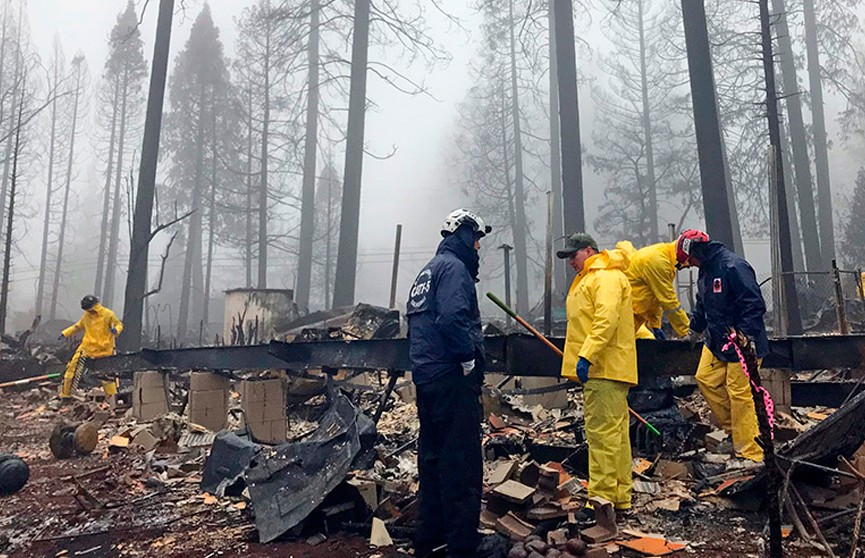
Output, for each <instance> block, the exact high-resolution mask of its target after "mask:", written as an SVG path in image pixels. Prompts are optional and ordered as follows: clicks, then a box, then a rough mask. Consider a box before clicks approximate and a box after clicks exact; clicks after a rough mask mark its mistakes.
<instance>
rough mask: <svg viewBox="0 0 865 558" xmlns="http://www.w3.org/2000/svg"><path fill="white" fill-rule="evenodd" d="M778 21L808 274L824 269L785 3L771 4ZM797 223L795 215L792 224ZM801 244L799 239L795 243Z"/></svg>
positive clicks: (781, 0)
mask: <svg viewBox="0 0 865 558" xmlns="http://www.w3.org/2000/svg"><path fill="white" fill-rule="evenodd" d="M772 5H773V7H774V9H775V12H776V16H777V17H778V19H777V22H776V25H777V30H778V32H777V37H778V46H779V50H780V52H779V53H778V57H779V58H780V60H781V84H782V87H781V94H782V95H783V96H784V98H785V102H786V105H787V120H788V122H789V123H790V142H791V144H792V148H793V170H794V173H795V180H796V193H797V195H798V198H799V216H800V217H801V219H802V229H801V231H800V232H801V233H802V238H803V240H804V244H805V262H806V264H807V266H808V270H809V271H820V270H821V269H823V261H822V257H821V254H820V239H819V238H818V237H817V217H816V214H815V211H814V192H813V190H812V187H811V158H810V157H809V156H808V139H807V136H806V133H805V121H804V119H803V118H802V97H801V96H800V95H799V82H798V80H797V79H796V64H795V61H794V59H793V42H792V41H791V40H790V30H789V29H788V28H787V13H786V11H785V10H786V7H785V6H784V0H772ZM793 220H795V214H793V215H792V218H791V222H792V221H793ZM792 241H793V242H798V239H797V238H794V239H792Z"/></svg>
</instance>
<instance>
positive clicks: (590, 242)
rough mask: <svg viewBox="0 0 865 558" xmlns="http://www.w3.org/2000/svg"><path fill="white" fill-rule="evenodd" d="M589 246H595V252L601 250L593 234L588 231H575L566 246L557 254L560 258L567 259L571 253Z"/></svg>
mask: <svg viewBox="0 0 865 558" xmlns="http://www.w3.org/2000/svg"><path fill="white" fill-rule="evenodd" d="M589 246H591V247H592V248H594V249H595V252H600V250H598V243H597V242H595V239H594V238H592V236H591V235H589V234H586V233H574V234H572V235H571V236H569V237H568V240H567V241H566V242H565V248H564V249H563V250H559V251H558V252H556V256H558V257H559V258H560V259H565V258H567V257H568V256H570V255H571V254H575V253H576V252H578V251H580V250H582V249H583V248H588V247H589Z"/></svg>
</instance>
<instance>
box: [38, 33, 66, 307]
mask: <svg viewBox="0 0 865 558" xmlns="http://www.w3.org/2000/svg"><path fill="white" fill-rule="evenodd" d="M61 56H62V54H61V52H60V43H59V40H58V39H55V41H54V66H53V68H52V72H51V75H52V78H51V79H52V81H51V85H50V90H49V95H51V97H52V99H51V131H50V136H49V138H48V177H47V179H46V183H45V219H44V220H43V221H42V251H41V252H42V253H41V255H40V258H39V278H38V280H37V283H36V314H37V315H42V305H43V302H44V298H45V276H46V274H47V272H48V233H49V231H50V228H51V199H52V197H53V193H54V166H55V164H56V161H55V153H54V150H55V147H56V145H57V95H58V93H59V90H60V64H61Z"/></svg>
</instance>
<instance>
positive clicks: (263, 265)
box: [257, 16, 272, 289]
mask: <svg viewBox="0 0 865 558" xmlns="http://www.w3.org/2000/svg"><path fill="white" fill-rule="evenodd" d="M265 25H266V29H265V31H264V36H265V51H264V71H263V73H262V77H263V78H264V85H263V87H262V92H263V94H264V99H263V104H262V108H263V110H264V115H263V116H262V123H261V161H260V165H261V167H260V170H259V175H258V180H259V182H258V284H257V285H258V288H259V289H264V288H267V197H268V186H267V180H268V175H267V171H268V163H269V160H268V156H269V146H268V142H269V141H270V135H269V132H270V110H271V107H270V59H271V51H270V42H271V25H272V23H271V18H270V17H269V16H268V17H265Z"/></svg>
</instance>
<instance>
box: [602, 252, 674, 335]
mask: <svg viewBox="0 0 865 558" xmlns="http://www.w3.org/2000/svg"><path fill="white" fill-rule="evenodd" d="M616 248H618V249H619V250H623V251H625V252H627V253H628V256H629V258H630V264H629V265H628V270H627V271H626V272H625V275H627V277H628V281H630V282H631V297H632V298H633V303H634V326H635V327H636V328H637V329H639V328H640V326H642V325H646V326H648V327H649V328H652V329H656V328H659V327H661V319H662V318H663V316H665V315H666V316H667V319H668V320H670V325H671V326H673V331H675V332H676V335H678V336H679V337H684V336H686V335H687V334H688V328H689V326H690V321H689V320H688V314H686V313H685V310H684V309H683V308H682V305H681V303H680V302H679V297H678V296H676V287H675V280H676V243H675V242H663V243H660V244H652V245H651V246H646V247H645V248H640V249H639V250H636V249H634V245H633V244H631V243H630V242H629V241H627V240H623V241H622V242H619V243H618V244H616Z"/></svg>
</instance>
